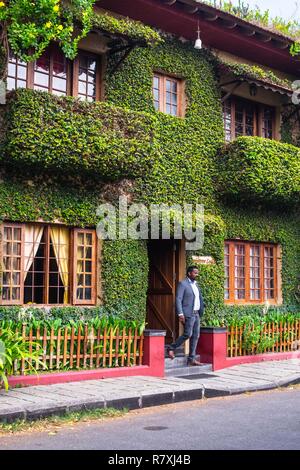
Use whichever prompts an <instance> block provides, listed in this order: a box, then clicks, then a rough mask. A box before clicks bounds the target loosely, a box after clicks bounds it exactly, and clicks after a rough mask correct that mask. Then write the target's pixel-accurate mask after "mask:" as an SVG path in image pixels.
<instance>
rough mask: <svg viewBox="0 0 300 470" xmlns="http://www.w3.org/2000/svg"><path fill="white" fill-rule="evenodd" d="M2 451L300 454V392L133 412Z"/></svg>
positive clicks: (0, 440) (4, 444)
mask: <svg viewBox="0 0 300 470" xmlns="http://www.w3.org/2000/svg"><path fill="white" fill-rule="evenodd" d="M0 449H3V450H4V449H14V450H15V449H98V450H146V449H150V450H175V449H176V450H201V449H207V450H215V449H219V450H223V449H224V450H227V449H243V450H244V449H251V450H252V449H266V450H283V449H286V450H291V449H297V450H300V389H299V387H295V388H289V389H285V390H275V391H269V392H257V393H254V394H247V395H240V396H233V397H226V398H214V399H210V400H201V401H195V402H188V403H187V402H186V403H181V404H177V405H167V406H161V407H156V408H149V409H145V410H139V411H132V412H130V413H129V414H127V415H125V416H124V417H122V418H115V419H113V420H106V421H102V422H93V423H81V424H78V425H75V426H74V427H73V428H72V429H71V428H70V427H64V428H61V429H60V430H59V431H58V433H57V434H55V435H49V431H45V432H43V433H37V432H34V433H30V434H24V433H21V434H18V435H14V436H7V437H6V436H4V437H0Z"/></svg>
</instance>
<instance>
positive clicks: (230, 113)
mask: <svg viewBox="0 0 300 470" xmlns="http://www.w3.org/2000/svg"><path fill="white" fill-rule="evenodd" d="M223 116H224V127H225V138H226V141H227V142H230V141H231V140H233V139H235V138H236V137H239V136H241V135H246V136H260V137H265V138H267V139H274V138H275V110H274V108H272V107H270V106H265V105H262V104H258V103H254V102H253V101H248V100H244V99H242V98H237V97H231V98H228V99H227V100H226V101H225V102H224V103H223Z"/></svg>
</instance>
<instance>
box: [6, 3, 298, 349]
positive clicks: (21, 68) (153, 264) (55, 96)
mask: <svg viewBox="0 0 300 470" xmlns="http://www.w3.org/2000/svg"><path fill="white" fill-rule="evenodd" d="M198 26H199V28H200V31H201V39H202V41H203V47H202V49H201V50H199V49H195V48H194V42H195V39H196V38H197V29H198ZM291 43H292V42H291V40H290V39H289V38H287V37H285V36H283V35H281V34H279V33H276V32H274V31H269V30H266V29H263V28H261V27H259V26H257V25H254V24H250V23H247V22H245V21H243V20H241V19H239V18H236V17H234V16H232V15H230V14H228V13H224V12H221V11H219V10H216V9H214V8H212V7H209V6H207V5H205V4H202V3H199V2H195V1H193V0H177V1H176V0H128V1H127V0H109V1H108V0H107V1H106V0H102V1H101V2H99V6H97V7H96V9H95V16H94V22H93V28H92V30H91V31H90V33H89V35H88V36H87V37H86V38H85V39H83V40H82V41H81V43H80V45H79V53H78V56H77V57H76V59H75V60H74V61H69V60H67V59H66V58H65V57H64V56H63V54H62V52H61V51H60V49H59V48H58V47H57V46H56V45H55V44H53V45H52V46H51V47H49V48H48V49H47V51H46V52H45V53H44V54H43V56H42V57H40V58H39V59H37V60H36V61H35V62H31V63H29V64H26V63H24V62H22V61H20V60H19V59H17V58H16V57H15V56H14V55H13V54H11V55H10V58H9V63H8V74H7V96H6V102H5V104H2V105H0V120H1V130H0V150H1V152H0V155H1V181H0V213H1V248H0V256H1V260H2V265H1V271H2V274H1V275H2V283H1V301H0V303H1V308H7V309H11V308H14V307H15V306H26V305H27V306H28V305H30V306H33V305H34V306H36V307H42V306H43V307H45V306H46V307H60V308H62V309H65V310H66V315H68V312H72V314H74V312H75V313H76V309H77V308H78V312H80V309H82V308H90V309H92V310H93V309H95V311H97V312H103V313H104V314H113V315H115V316H117V317H120V318H125V319H136V320H143V319H146V322H147V326H148V327H150V328H152V329H159V330H161V329H163V330H166V332H167V342H170V341H171V340H172V338H174V337H175V336H176V335H177V334H178V329H179V326H178V322H177V319H176V315H175V310H174V296H175V290H176V283H177V282H178V280H179V279H182V278H183V277H184V276H185V269H186V266H187V265H189V264H197V263H198V264H199V270H200V279H199V283H200V285H201V288H202V291H203V296H204V299H205V304H206V313H205V317H204V321H205V323H206V324H207V325H213V324H214V320H215V319H217V318H221V317H224V316H226V315H231V314H232V313H233V312H237V311H238V312H239V313H240V314H241V315H242V314H243V313H244V312H256V311H258V310H259V311H261V310H262V309H263V308H264V307H265V305H266V304H267V305H269V306H271V308H274V307H276V308H279V309H286V310H291V311H293V310H295V309H297V308H299V304H300V290H299V285H300V231H299V193H300V159H299V156H300V150H299V148H298V145H299V142H300V127H299V122H300V121H299V119H300V118H299V111H298V108H299V106H298V107H297V104H295V100H293V99H292V98H293V88H292V83H293V82H294V81H295V80H296V79H297V78H298V77H299V74H300V65H299V61H298V60H297V59H294V58H293V57H292V56H291V55H290V54H289V47H290V45H291ZM119 196H127V197H128V200H129V201H130V202H137V203H143V204H145V205H147V206H149V205H150V204H163V203H165V204H169V205H173V204H180V205H181V204H184V203H189V204H192V203H193V204H202V205H203V206H204V210H205V216H204V222H205V231H204V245H203V248H201V249H200V250H197V251H195V252H191V251H187V250H186V249H185V240H184V239H182V240H177V239H172V238H171V239H170V240H124V239H118V240H105V241H101V240H99V239H98V237H97V233H96V226H97V222H98V216H97V208H98V206H99V205H100V204H102V203H112V204H118V200H119Z"/></svg>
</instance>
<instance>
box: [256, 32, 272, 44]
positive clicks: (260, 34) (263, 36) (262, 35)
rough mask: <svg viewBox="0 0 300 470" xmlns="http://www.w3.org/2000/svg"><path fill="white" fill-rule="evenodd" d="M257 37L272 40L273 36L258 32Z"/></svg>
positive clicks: (260, 39) (261, 39)
mask: <svg viewBox="0 0 300 470" xmlns="http://www.w3.org/2000/svg"><path fill="white" fill-rule="evenodd" d="M256 36H257V39H259V41H261V42H270V41H272V36H269V35H266V34H262V33H256Z"/></svg>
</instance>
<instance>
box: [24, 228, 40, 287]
mask: <svg viewBox="0 0 300 470" xmlns="http://www.w3.org/2000/svg"><path fill="white" fill-rule="evenodd" d="M43 231H44V227H41V226H39V225H25V263H24V264H25V265H24V281H25V279H26V277H27V274H28V272H29V270H30V268H31V266H32V263H33V260H34V257H35V255H36V253H37V251H38V249H39V246H40V243H41V239H42V236H43Z"/></svg>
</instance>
